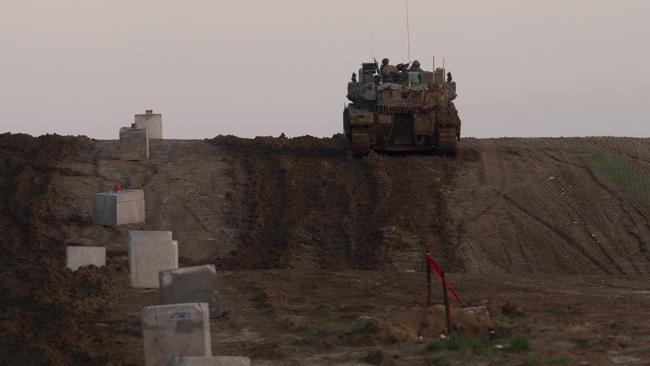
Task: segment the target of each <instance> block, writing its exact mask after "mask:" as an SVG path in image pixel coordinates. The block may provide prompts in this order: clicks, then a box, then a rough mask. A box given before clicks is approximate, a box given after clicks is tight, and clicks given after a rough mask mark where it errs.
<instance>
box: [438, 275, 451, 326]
mask: <svg viewBox="0 0 650 366" xmlns="http://www.w3.org/2000/svg"><path fill="white" fill-rule="evenodd" d="M440 279H441V280H442V295H443V297H444V300H445V315H446V316H447V336H450V335H451V311H450V310H451V309H450V306H449V296H447V280H446V279H445V271H443V270H440Z"/></svg>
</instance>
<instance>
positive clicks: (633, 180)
mask: <svg viewBox="0 0 650 366" xmlns="http://www.w3.org/2000/svg"><path fill="white" fill-rule="evenodd" d="M589 162H590V163H591V164H592V165H593V167H594V168H595V169H596V170H598V171H599V172H601V173H602V174H604V175H605V176H606V177H608V178H609V179H612V180H613V181H615V182H616V183H618V184H620V185H621V187H622V188H623V189H624V190H626V191H627V192H629V193H630V194H632V195H633V196H634V197H635V198H638V199H641V200H643V201H644V202H650V184H648V180H647V179H646V178H645V177H643V175H642V174H641V173H640V172H639V170H638V168H637V167H636V166H635V165H634V163H633V162H631V161H629V160H626V159H622V158H620V157H618V156H616V155H608V154H604V153H602V152H594V153H592V154H591V155H590V156H589Z"/></svg>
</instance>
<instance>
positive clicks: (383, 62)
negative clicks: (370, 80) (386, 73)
mask: <svg viewBox="0 0 650 366" xmlns="http://www.w3.org/2000/svg"><path fill="white" fill-rule="evenodd" d="M388 62H389V61H388V59H387V58H385V59H383V60H381V64H382V65H388Z"/></svg>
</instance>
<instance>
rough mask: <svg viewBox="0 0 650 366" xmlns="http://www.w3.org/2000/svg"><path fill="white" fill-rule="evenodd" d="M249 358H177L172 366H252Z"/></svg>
mask: <svg viewBox="0 0 650 366" xmlns="http://www.w3.org/2000/svg"><path fill="white" fill-rule="evenodd" d="M250 365H251V360H250V359H249V358H248V357H234V356H221V357H176V358H175V359H174V360H173V361H172V363H170V366H250Z"/></svg>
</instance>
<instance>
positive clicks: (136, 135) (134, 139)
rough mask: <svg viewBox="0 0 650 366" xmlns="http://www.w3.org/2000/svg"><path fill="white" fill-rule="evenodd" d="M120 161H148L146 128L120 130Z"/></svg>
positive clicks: (123, 128)
mask: <svg viewBox="0 0 650 366" xmlns="http://www.w3.org/2000/svg"><path fill="white" fill-rule="evenodd" d="M120 159H121V160H147V159H149V134H148V132H147V129H146V128H130V127H122V128H121V129H120Z"/></svg>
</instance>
